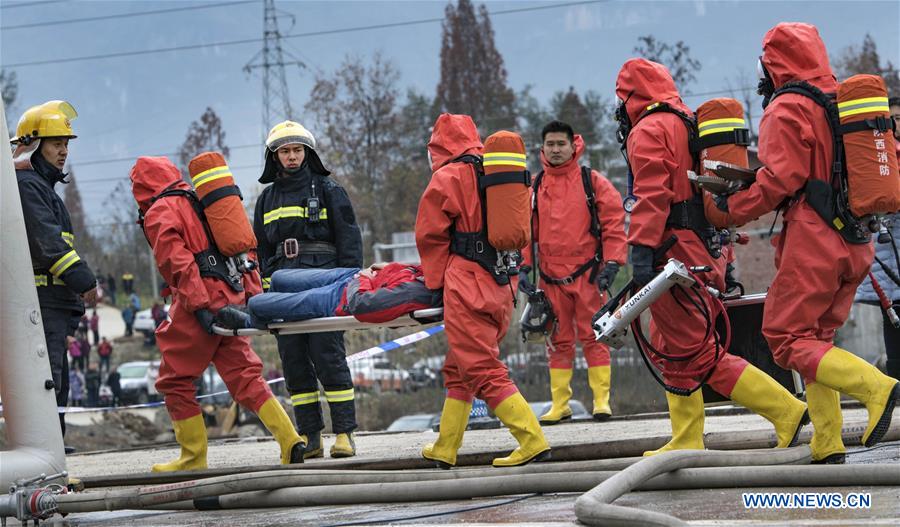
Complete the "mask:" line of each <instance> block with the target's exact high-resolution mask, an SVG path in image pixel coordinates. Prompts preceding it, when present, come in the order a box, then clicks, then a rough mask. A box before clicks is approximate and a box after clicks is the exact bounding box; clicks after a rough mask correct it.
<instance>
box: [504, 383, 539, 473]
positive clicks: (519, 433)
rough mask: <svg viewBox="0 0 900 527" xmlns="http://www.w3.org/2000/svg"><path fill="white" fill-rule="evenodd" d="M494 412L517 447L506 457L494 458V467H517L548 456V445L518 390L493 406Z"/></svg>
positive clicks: (526, 402) (532, 413)
mask: <svg viewBox="0 0 900 527" xmlns="http://www.w3.org/2000/svg"><path fill="white" fill-rule="evenodd" d="M494 414H495V415H496V416H497V417H498V418H499V419H500V421H502V422H503V424H505V425H506V426H507V428H509V431H510V432H511V433H512V435H513V437H515V438H516V441H518V442H519V447H518V448H516V449H515V450H513V451H512V453H511V454H510V455H508V456H506V457H498V458H496V459H494V461H493V463H492V464H493V465H494V466H495V467H517V466H519V465H524V464H526V463H530V462H531V461H543V460H545V459H549V458H550V445H548V444H547V439H546V438H544V431H543V430H541V425H540V424H539V423H538V420H537V417H535V416H534V412H532V411H531V407H530V406H528V401H526V400H525V398H524V397H522V394H521V393H519V392H516V393H514V394H513V395H510V396H509V397H507V398H506V399H504V400H503V402H502V403H500V404H498V405H497V407H496V408H494Z"/></svg>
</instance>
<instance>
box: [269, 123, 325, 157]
mask: <svg viewBox="0 0 900 527" xmlns="http://www.w3.org/2000/svg"><path fill="white" fill-rule="evenodd" d="M296 144H301V145H306V146H308V147H310V148H312V149H314V150H315V148H316V138H315V137H313V134H311V133H310V132H309V130H307V129H306V128H304V127H303V125H301V124H300V123H295V122H294V121H284V122H283V123H278V124H276V125H275V126H274V127H272V129H271V130H270V131H269V137H267V138H266V148H268V149H269V151H271V152H275V151H276V150H278V149H279V148H281V147H282V146H284V145H296Z"/></svg>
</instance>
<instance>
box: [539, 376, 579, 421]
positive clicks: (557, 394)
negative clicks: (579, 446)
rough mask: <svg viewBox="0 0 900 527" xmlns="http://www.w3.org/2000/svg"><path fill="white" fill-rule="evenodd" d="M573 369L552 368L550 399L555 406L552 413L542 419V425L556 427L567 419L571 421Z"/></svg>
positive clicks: (551, 409)
mask: <svg viewBox="0 0 900 527" xmlns="http://www.w3.org/2000/svg"><path fill="white" fill-rule="evenodd" d="M571 382H572V369H571V368H550V398H551V399H553V405H552V406H550V411H548V412H547V413H545V414H544V415H542V416H541V417H540V422H541V424H542V425H555V424H556V423H558V422H560V421H563V420H565V419H571V417H572V409H571V408H569V399H571V398H572V385H571Z"/></svg>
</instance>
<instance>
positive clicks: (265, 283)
mask: <svg viewBox="0 0 900 527" xmlns="http://www.w3.org/2000/svg"><path fill="white" fill-rule="evenodd" d="M262 287H263V289H268V288H270V287H272V279H271V278H263V279H262Z"/></svg>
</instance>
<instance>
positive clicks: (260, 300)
mask: <svg viewBox="0 0 900 527" xmlns="http://www.w3.org/2000/svg"><path fill="white" fill-rule="evenodd" d="M359 271H360V270H359V269H358V268H356V267H352V268H348V267H338V268H336V269H282V270H280V271H275V273H274V274H272V282H271V286H270V287H269V291H268V292H266V293H263V294H261V295H256V296H254V297H251V298H250V301H249V302H248V304H247V305H248V307H249V308H250V313H251V316H252V317H253V323H254V325H256V324H257V323H263V324H267V323H269V322H296V321H299V320H308V319H311V318H323V317H333V316H335V315H334V312H335V310H336V309H337V308H338V304H339V303H340V301H341V295H342V294H343V293H344V289H345V288H346V287H347V284H348V283H349V282H350V280H352V279H353V276H354V275H355V274H357V273H358V272H359Z"/></svg>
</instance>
